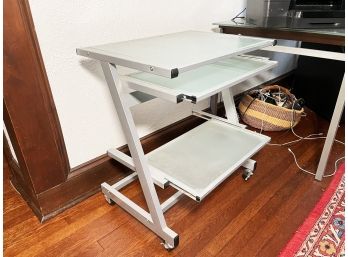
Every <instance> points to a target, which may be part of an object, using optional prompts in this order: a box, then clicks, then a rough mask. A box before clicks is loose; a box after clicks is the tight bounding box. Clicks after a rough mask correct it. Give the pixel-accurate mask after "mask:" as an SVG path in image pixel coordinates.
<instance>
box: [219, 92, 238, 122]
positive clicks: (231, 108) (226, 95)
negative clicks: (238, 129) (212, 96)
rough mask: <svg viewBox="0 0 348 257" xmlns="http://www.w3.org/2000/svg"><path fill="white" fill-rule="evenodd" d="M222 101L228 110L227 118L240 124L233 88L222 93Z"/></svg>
mask: <svg viewBox="0 0 348 257" xmlns="http://www.w3.org/2000/svg"><path fill="white" fill-rule="evenodd" d="M221 93H222V100H223V101H224V106H225V110H226V117H227V119H228V120H229V121H231V122H233V123H235V124H239V119H238V114H237V109H236V105H235V103H234V98H233V92H232V89H231V88H227V89H224V90H222V91H221Z"/></svg>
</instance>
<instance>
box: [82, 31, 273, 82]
mask: <svg viewBox="0 0 348 257" xmlns="http://www.w3.org/2000/svg"><path fill="white" fill-rule="evenodd" d="M274 42H275V41H274V40H271V39H262V38H254V37H245V36H238V35H226V34H221V33H213V32H201V31H184V32H178V33H173V34H167V35H162V36H155V37H149V38H142V39H136V40H131V41H126V42H119V43H111V44H104V45H98V46H92V47H86V48H78V49H77V54H79V55H82V56H86V57H89V58H93V59H97V60H100V61H105V62H109V63H114V64H116V65H120V66H124V67H128V68H133V69H136V70H140V71H145V72H148V73H153V74H157V75H161V76H165V77H169V78H173V77H176V76H178V75H179V74H181V73H183V72H186V71H188V70H192V69H195V68H197V67H200V66H202V65H205V64H209V63H214V62H216V61H218V60H221V59H226V58H229V57H232V56H236V55H238V54H242V53H246V52H251V51H253V50H257V49H260V48H263V47H267V46H270V45H273V44H274Z"/></svg>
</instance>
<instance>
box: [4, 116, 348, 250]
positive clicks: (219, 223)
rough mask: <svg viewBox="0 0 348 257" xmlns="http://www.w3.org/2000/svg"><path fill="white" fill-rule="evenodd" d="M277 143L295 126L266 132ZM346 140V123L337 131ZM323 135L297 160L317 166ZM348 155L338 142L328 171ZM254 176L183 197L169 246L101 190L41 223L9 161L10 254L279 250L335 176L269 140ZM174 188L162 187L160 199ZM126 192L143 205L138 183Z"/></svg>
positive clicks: (174, 212)
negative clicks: (202, 195)
mask: <svg viewBox="0 0 348 257" xmlns="http://www.w3.org/2000/svg"><path fill="white" fill-rule="evenodd" d="M327 126H328V123H327V122H324V121H323V120H320V119H318V118H317V117H316V116H315V115H314V114H313V113H312V112H310V111H308V116H307V117H305V118H304V119H303V120H302V122H301V123H300V124H299V125H298V127H296V132H297V133H298V134H301V135H307V134H309V133H317V132H326V130H327ZM267 134H268V135H270V136H271V137H272V142H286V141H289V140H292V139H295V137H294V136H293V135H292V134H291V132H290V131H287V132H273V133H267ZM337 138H339V139H340V140H344V129H343V128H340V129H339V132H338V136H337ZM322 145H323V140H306V141H302V142H300V143H297V144H296V145H293V146H291V149H292V150H293V151H294V153H296V155H297V156H298V161H299V163H300V164H301V165H302V166H303V167H305V168H306V169H309V170H314V169H315V167H316V164H317V163H318V160H319V154H320V151H321V147H322ZM343 155H344V147H343V146H341V145H338V144H335V146H334V148H333V151H332V155H331V157H330V162H329V166H328V172H331V171H332V170H333V168H334V161H335V160H336V159H338V158H339V157H341V156H343ZM254 159H255V160H257V162H258V168H257V170H256V174H255V175H254V176H253V177H252V178H251V180H249V181H247V182H244V181H243V180H242V178H241V172H240V171H238V172H235V173H234V174H233V175H232V176H231V177H230V178H229V179H227V180H226V181H225V182H224V183H223V184H222V185H221V186H220V187H218V188H217V189H216V190H215V191H214V192H213V193H212V194H210V195H209V196H208V197H207V198H206V199H205V200H204V201H203V202H202V203H200V204H198V203H196V202H194V201H192V200H191V199H189V198H184V199H182V200H181V201H180V202H179V203H178V204H176V205H175V206H174V207H173V208H172V209H170V210H169V211H168V212H167V213H166V214H165V216H166V219H167V223H168V225H169V227H171V228H172V229H173V230H174V231H175V232H177V233H178V234H179V235H180V244H179V246H178V247H177V248H176V249H174V250H173V251H171V252H167V251H166V250H164V248H163V247H162V246H161V244H160V242H161V240H160V239H159V238H158V237H157V236H155V235H154V234H153V233H152V232H151V231H149V230H148V229H147V228H145V227H144V226H143V225H142V224H141V223H139V222H138V221H136V220H135V219H134V218H132V217H131V216H130V215H128V214H127V213H126V212H125V211H123V210H122V209H121V208H119V207H117V206H110V205H108V204H107V203H106V202H105V200H104V197H103V195H102V194H101V193H98V194H96V195H94V196H92V197H90V198H89V199H87V200H85V201H83V202H82V203H80V204H78V205H76V206H74V207H73V208H71V209H69V210H67V211H65V212H64V213H62V214H59V215H58V216H56V217H55V218H53V219H51V220H49V221H47V222H45V223H44V224H40V223H39V222H38V220H37V218H36V217H35V216H34V215H33V213H32V212H31V210H30V209H29V208H28V206H27V205H26V203H25V202H24V201H23V200H22V198H21V197H20V196H19V195H18V193H17V192H16V191H14V189H13V187H12V186H11V184H10V181H9V175H8V166H7V163H6V162H5V163H4V178H5V179H4V254H5V256H45V257H47V256H238V257H249V256H250V257H252V256H260V257H272V256H277V254H278V253H279V251H280V250H281V249H282V248H283V246H284V244H286V242H287V241H288V240H289V239H290V237H291V235H292V234H293V232H294V231H295V230H296V228H297V227H298V226H299V225H301V223H302V222H303V221H304V219H305V218H306V216H307V215H308V213H309V212H310V210H311V209H312V208H313V207H314V205H315V203H316V202H317V201H318V199H319V198H320V196H321V194H322V192H323V191H324V190H325V188H326V187H327V185H328V183H329V182H330V178H327V179H324V181H323V182H317V181H315V180H314V178H313V177H312V176H310V175H307V174H304V173H303V172H301V171H299V169H298V168H297V167H296V166H295V163H294V160H293V158H292V156H291V155H290V153H289V152H288V150H287V148H286V147H277V146H266V147H265V148H264V149H263V150H262V151H261V152H259V153H258V154H257V155H256V156H255V157H254ZM169 191H170V190H165V191H164V192H163V191H162V190H159V194H160V198H161V199H163V197H164V196H166V195H168V194H169V193H170V192H169ZM124 193H125V194H126V195H127V196H128V197H130V198H132V199H134V200H136V201H138V202H141V203H142V204H144V199H143V197H142V195H141V192H140V190H139V185H138V184H137V183H134V184H132V185H131V186H129V187H128V188H127V189H125V190H124Z"/></svg>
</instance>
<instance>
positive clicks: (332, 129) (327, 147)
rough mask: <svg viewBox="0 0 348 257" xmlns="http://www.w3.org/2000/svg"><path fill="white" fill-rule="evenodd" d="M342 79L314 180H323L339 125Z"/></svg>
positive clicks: (342, 99)
mask: <svg viewBox="0 0 348 257" xmlns="http://www.w3.org/2000/svg"><path fill="white" fill-rule="evenodd" d="M344 78H345V75H344V76H343V80H342V84H341V89H340V92H339V93H338V97H337V102H336V106H335V110H334V112H333V114H332V118H331V122H330V126H329V130H328V132H327V137H326V140H325V144H324V148H323V151H322V153H321V156H320V160H319V165H318V169H317V172H316V175H315V179H316V180H322V179H323V176H324V172H325V168H326V164H327V160H328V158H329V154H330V151H331V147H332V144H333V143H334V140H335V137H336V132H337V128H338V125H339V123H340V120H341V116H342V112H343V108H344V91H345V89H344Z"/></svg>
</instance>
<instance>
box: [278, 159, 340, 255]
mask: <svg viewBox="0 0 348 257" xmlns="http://www.w3.org/2000/svg"><path fill="white" fill-rule="evenodd" d="M344 177H345V176H344V164H343V165H341V166H340V167H339V169H338V170H337V172H336V174H335V176H334V178H333V179H332V181H331V183H330V185H329V186H328V188H327V189H326V191H325V192H324V194H323V196H322V197H321V199H320V201H319V202H318V203H317V205H316V206H315V207H314V209H313V210H312V212H311V213H310V214H309V216H308V217H307V219H306V220H305V222H304V223H303V224H302V226H301V227H300V228H299V229H298V230H297V231H296V233H295V235H294V236H293V237H292V239H291V240H290V241H289V242H288V244H287V245H286V246H285V248H284V249H283V251H282V252H281V253H280V255H279V256H278V257H326V256H330V257H343V256H345V255H344V241H345V234H344V230H345V229H344V228H345V218H344V216H345V215H344V198H345V197H344V195H345V192H344Z"/></svg>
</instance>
